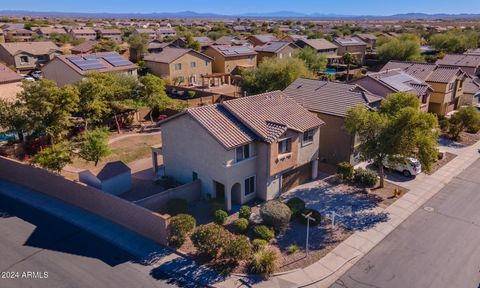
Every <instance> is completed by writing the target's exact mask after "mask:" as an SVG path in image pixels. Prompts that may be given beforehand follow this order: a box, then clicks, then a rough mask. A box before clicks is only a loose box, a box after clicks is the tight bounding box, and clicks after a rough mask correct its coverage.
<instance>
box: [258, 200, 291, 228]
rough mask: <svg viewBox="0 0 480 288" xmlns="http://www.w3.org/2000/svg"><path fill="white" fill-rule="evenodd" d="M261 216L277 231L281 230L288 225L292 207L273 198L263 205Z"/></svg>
mask: <svg viewBox="0 0 480 288" xmlns="http://www.w3.org/2000/svg"><path fill="white" fill-rule="evenodd" d="M260 216H262V219H263V222H264V223H265V224H266V225H268V226H271V227H273V228H274V229H275V230H276V231H280V230H282V229H283V228H285V227H287V226H288V224H289V222H290V219H291V218H292V212H290V208H288V206H287V205H285V204H283V203H282V202H280V201H277V200H273V201H268V202H267V203H265V204H264V205H263V206H262V208H261V209H260Z"/></svg>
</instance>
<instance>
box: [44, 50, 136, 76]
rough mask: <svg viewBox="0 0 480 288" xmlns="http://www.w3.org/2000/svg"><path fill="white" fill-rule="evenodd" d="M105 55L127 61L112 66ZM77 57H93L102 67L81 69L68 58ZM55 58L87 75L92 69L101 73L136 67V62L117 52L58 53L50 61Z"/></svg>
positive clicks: (128, 69)
mask: <svg viewBox="0 0 480 288" xmlns="http://www.w3.org/2000/svg"><path fill="white" fill-rule="evenodd" d="M107 55H116V56H118V57H120V58H122V60H125V61H127V62H128V65H122V66H114V65H112V64H110V63H109V62H108V61H107V60H106V59H105V58H103V57H104V56H107ZM77 57H82V58H84V59H85V57H88V58H94V59H96V60H97V61H98V62H99V63H101V64H103V67H102V68H98V69H90V70H82V69H80V68H79V67H78V66H77V65H75V64H74V63H73V62H72V60H70V59H72V58H77ZM56 59H58V60H59V61H62V62H63V63H65V64H66V65H67V66H69V67H70V68H72V69H73V70H75V71H76V72H77V73H79V74H81V75H87V74H88V73H90V72H92V71H97V72H102V73H103V72H114V71H130V70H135V69H137V68H138V67H137V65H136V64H134V63H132V62H130V61H128V60H127V59H125V58H123V57H122V56H120V54H118V53H117V52H101V53H89V54H81V55H80V54H77V55H58V56H56V57H55V58H54V59H53V60H52V61H55V60H56ZM52 61H50V62H49V63H47V64H46V65H49V64H50V63H51V62H52Z"/></svg>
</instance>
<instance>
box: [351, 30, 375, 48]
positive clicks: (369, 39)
mask: <svg viewBox="0 0 480 288" xmlns="http://www.w3.org/2000/svg"><path fill="white" fill-rule="evenodd" d="M355 37H357V38H359V39H360V40H362V41H363V42H365V43H366V44H367V51H374V50H375V49H376V48H377V36H375V35H373V34H368V33H358V34H355Z"/></svg>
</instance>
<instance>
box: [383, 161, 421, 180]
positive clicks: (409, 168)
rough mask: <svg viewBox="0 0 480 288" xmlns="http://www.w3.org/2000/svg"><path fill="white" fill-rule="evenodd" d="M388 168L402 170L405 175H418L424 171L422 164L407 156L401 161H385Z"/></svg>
mask: <svg viewBox="0 0 480 288" xmlns="http://www.w3.org/2000/svg"><path fill="white" fill-rule="evenodd" d="M383 165H384V166H385V167H386V168H388V169H391V170H394V171H398V172H401V173H402V174H403V176H405V177H411V176H416V175H418V174H420V173H421V172H422V165H421V164H420V162H419V161H418V160H417V159H415V158H411V157H408V158H405V159H404V160H400V161H389V160H387V161H385V163H384V164H383Z"/></svg>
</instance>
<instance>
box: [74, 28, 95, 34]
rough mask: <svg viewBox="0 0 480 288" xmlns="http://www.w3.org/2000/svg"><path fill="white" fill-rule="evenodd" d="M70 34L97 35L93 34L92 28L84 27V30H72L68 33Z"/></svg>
mask: <svg viewBox="0 0 480 288" xmlns="http://www.w3.org/2000/svg"><path fill="white" fill-rule="evenodd" d="M70 32H71V33H73V34H91V35H93V34H95V35H97V32H95V30H93V28H90V27H85V28H82V29H72V30H71V31H70Z"/></svg>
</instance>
